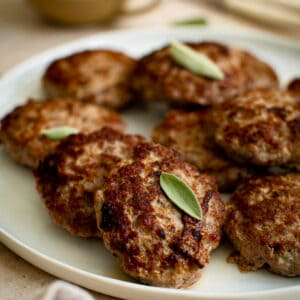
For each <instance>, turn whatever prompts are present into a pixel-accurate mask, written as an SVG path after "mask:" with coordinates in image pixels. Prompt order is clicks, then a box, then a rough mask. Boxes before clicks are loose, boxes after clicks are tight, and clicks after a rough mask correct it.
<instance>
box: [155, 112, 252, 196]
mask: <svg viewBox="0 0 300 300" xmlns="http://www.w3.org/2000/svg"><path fill="white" fill-rule="evenodd" d="M211 121H213V120H211V109H207V110H197V111H188V110H183V109H178V110H171V111H169V112H167V114H166V116H165V118H164V119H163V121H162V122H161V123H160V124H158V125H157V126H156V128H155V129H154V131H153V132H152V139H153V141H154V142H156V143H160V144H162V145H164V146H166V147H169V148H173V149H175V150H177V151H178V152H179V153H180V154H181V155H182V158H183V159H184V160H185V161H187V162H189V163H191V164H193V165H195V166H196V167H197V168H198V170H199V171H200V172H205V173H208V174H209V175H211V176H213V177H215V178H216V179H217V183H218V187H219V190H220V191H222V192H228V191H232V190H233V189H234V187H236V186H237V184H238V183H240V182H241V181H242V180H243V179H245V178H248V177H250V176H251V175H253V174H254V173H255V171H254V170H253V168H250V167H248V166H246V165H241V164H238V163H235V162H233V161H232V160H230V159H228V158H227V157H226V155H225V154H224V151H222V150H220V149H219V148H218V146H217V145H216V144H215V143H214V141H213V137H212V136H211V135H212V131H213V127H214V126H213V125H212V124H211Z"/></svg>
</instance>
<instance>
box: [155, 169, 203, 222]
mask: <svg viewBox="0 0 300 300" xmlns="http://www.w3.org/2000/svg"><path fill="white" fill-rule="evenodd" d="M159 181H160V186H161V188H162V190H163V191H164V192H165V194H166V195H167V196H168V198H169V199H170V200H171V201H172V202H173V203H174V204H175V205H176V206H178V207H179V208H180V209H181V210H183V211H184V212H185V213H187V214H188V215H189V216H191V217H193V218H196V219H197V220H202V209H201V206H200V204H199V202H198V200H197V197H196V196H195V194H194V193H193V191H192V190H191V189H190V187H189V186H188V185H187V184H186V183H185V182H183V181H182V180H181V179H179V178H178V177H176V176H175V175H173V174H169V173H162V174H161V175H160V179H159Z"/></svg>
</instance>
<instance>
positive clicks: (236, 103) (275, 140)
mask: <svg viewBox="0 0 300 300" xmlns="http://www.w3.org/2000/svg"><path fill="white" fill-rule="evenodd" d="M215 114H216V115H222V119H221V122H220V123H219V124H218V128H217V129H216V132H215V142H216V143H217V144H218V145H219V146H220V147H222V148H223V150H224V151H226V152H227V154H228V156H229V157H230V158H231V159H233V160H236V161H238V162H246V163H251V164H254V165H258V166H264V167H273V166H283V167H284V166H286V165H288V164H290V163H291V162H293V163H294V164H299V162H300V153H299V149H298V142H297V141H298V139H299V134H300V126H299V125H300V109H299V105H298V104H297V102H296V99H295V98H294V97H292V95H291V94H290V93H289V92H287V91H279V90H256V91H251V92H248V93H247V94H245V95H242V96H239V97H237V98H235V99H233V100H231V101H230V102H229V103H227V104H224V105H221V106H220V107H219V109H216V110H215Z"/></svg>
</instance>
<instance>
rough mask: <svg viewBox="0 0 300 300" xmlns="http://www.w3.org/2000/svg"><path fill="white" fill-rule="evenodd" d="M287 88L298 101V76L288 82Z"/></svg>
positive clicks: (299, 80) (299, 83) (299, 86)
mask: <svg viewBox="0 0 300 300" xmlns="http://www.w3.org/2000/svg"><path fill="white" fill-rule="evenodd" d="M288 90H289V91H290V92H291V93H292V94H293V96H294V97H296V98H297V100H298V101H299V102H300V78H295V79H293V80H292V81H291V82H290V83H289V84H288Z"/></svg>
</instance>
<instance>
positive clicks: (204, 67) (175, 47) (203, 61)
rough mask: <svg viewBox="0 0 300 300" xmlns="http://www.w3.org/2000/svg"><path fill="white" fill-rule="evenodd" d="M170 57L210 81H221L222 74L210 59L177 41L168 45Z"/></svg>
mask: <svg viewBox="0 0 300 300" xmlns="http://www.w3.org/2000/svg"><path fill="white" fill-rule="evenodd" d="M170 53H171V57H172V58H173V59H174V60H175V61H176V62H177V63H178V64H179V65H181V66H183V67H185V68H186V69H188V70H190V71H191V72H193V73H195V74H198V75H203V76H205V77H208V78H211V79H217V80H222V79H224V73H223V72H222V70H221V69H220V68H219V66H217V65H216V64H215V63H214V62H213V61H212V60H211V59H210V58H208V57H207V56H206V55H204V54H201V53H199V52H197V51H195V50H193V49H192V48H191V47H188V46H186V45H184V44H182V43H180V42H178V41H173V42H171V43H170Z"/></svg>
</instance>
